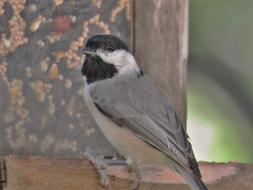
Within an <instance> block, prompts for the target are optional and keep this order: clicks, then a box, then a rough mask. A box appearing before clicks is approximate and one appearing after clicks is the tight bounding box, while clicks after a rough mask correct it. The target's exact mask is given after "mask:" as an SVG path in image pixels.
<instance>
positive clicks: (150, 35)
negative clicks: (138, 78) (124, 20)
mask: <svg viewBox="0 0 253 190" xmlns="http://www.w3.org/2000/svg"><path fill="white" fill-rule="evenodd" d="M133 9H134V39H133V40H134V53H135V56H136V59H137V62H138V63H139V64H140V65H141V66H142V68H143V69H144V70H145V71H147V72H148V73H149V74H150V75H151V76H152V78H153V79H154V80H155V82H156V83H157V84H158V85H159V87H160V89H161V90H162V91H163V92H164V93H165V95H166V96H167V97H168V99H169V100H170V101H171V103H172V104H173V105H174V106H175V108H176V110H177V113H178V115H179V117H180V119H181V120H182V122H183V124H184V126H185V125H186V71H187V69H186V67H187V51H188V0H169V1H168V0H136V1H134V2H133Z"/></svg>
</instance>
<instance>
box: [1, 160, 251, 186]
mask: <svg viewBox="0 0 253 190" xmlns="http://www.w3.org/2000/svg"><path fill="white" fill-rule="evenodd" d="M5 159H6V168H7V175H8V183H7V190H27V189H33V190H45V189H54V190H69V189H75V190H79V189H80V190H86V189H87V190H90V189H92V190H100V189H101V190H102V189H104V188H102V187H101V186H100V184H99V177H98V174H97V172H96V170H95V169H94V166H93V165H92V164H90V162H89V161H87V160H61V159H53V158H51V159H50V158H42V157H6V158H5ZM200 169H201V172H202V174H203V179H204V181H205V182H206V183H207V185H208V187H209V190H241V189H252V188H253V184H252V180H253V165H250V164H239V163H230V164H216V163H200ZM140 171H141V175H142V180H141V186H140V190H151V189H157V190H166V189H170V190H189V187H188V186H187V185H186V184H185V183H184V182H183V180H182V178H181V177H180V176H178V175H176V174H175V173H174V172H172V171H171V170H169V169H167V168H154V167H150V166H141V170H140ZM108 174H109V176H110V184H109V187H108V189H109V190H110V189H111V190H114V189H120V190H129V189H131V187H132V185H133V183H132V180H131V178H132V176H131V173H129V168H127V167H125V166H124V167H123V166H110V167H108Z"/></svg>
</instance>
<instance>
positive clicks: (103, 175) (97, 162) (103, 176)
mask: <svg viewBox="0 0 253 190" xmlns="http://www.w3.org/2000/svg"><path fill="white" fill-rule="evenodd" d="M84 156H85V157H86V158H87V159H88V160H90V161H91V163H93V164H94V166H95V168H96V169H97V171H98V173H99V176H100V184H101V185H102V186H103V187H107V186H108V185H109V177H108V175H107V171H106V168H107V164H106V163H105V161H104V159H103V158H101V157H99V156H97V155H96V153H95V151H93V150H92V149H91V148H90V147H87V148H86V149H85V152H84Z"/></svg>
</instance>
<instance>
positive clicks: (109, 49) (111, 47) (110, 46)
mask: <svg viewBox="0 0 253 190" xmlns="http://www.w3.org/2000/svg"><path fill="white" fill-rule="evenodd" d="M106 49H107V50H108V51H114V48H113V46H112V45H109V46H107V48H106Z"/></svg>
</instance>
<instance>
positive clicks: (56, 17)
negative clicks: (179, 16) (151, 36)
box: [0, 0, 253, 162]
mask: <svg viewBox="0 0 253 190" xmlns="http://www.w3.org/2000/svg"><path fill="white" fill-rule="evenodd" d="M157 2H160V1H157ZM174 2H176V1H174ZM189 2H190V4H189V58H188V60H189V61H188V74H187V75H188V79H187V80H188V81H187V83H188V84H187V85H188V87H187V104H188V105H187V107H188V112H187V123H188V126H187V130H188V133H189V136H190V137H191V142H192V144H193V148H194V152H195V154H196V157H197V159H198V160H205V161H217V162H227V161H240V162H253V75H252V74H251V72H252V71H253V64H252V60H253V53H252V51H253V24H252V18H253V11H252V10H253V1H252V0H241V1H238V0H222V1H220V0H189ZM174 5H176V6H178V4H177V3H174ZM156 6H158V7H159V3H158V4H157V5H156ZM131 14H132V13H131V1H130V0H103V1H102V0H79V1H75V0H69V1H64V0H43V1H42V0H27V1H25V0H12V1H8V0H2V1H0V155H11V154H18V155H43V156H59V157H62V158H80V157H82V154H83V150H84V148H85V147H86V146H87V145H88V146H92V148H95V149H96V151H97V152H99V153H102V154H103V153H106V154H109V155H110V154H113V153H114V150H113V148H112V147H111V146H110V145H109V144H108V142H107V141H106V140H105V139H104V138H103V136H102V134H101V133H100V131H99V130H98V129H97V127H96V125H95V123H94V121H93V119H92V118H91V117H90V115H89V113H88V111H87V108H86V107H85V105H84V102H83V98H82V93H83V81H82V76H81V74H80V70H79V69H78V68H79V67H80V64H81V63H82V61H83V59H82V57H81V56H80V55H81V49H82V47H83V45H84V44H85V42H86V39H87V38H88V37H89V36H91V35H94V34H98V33H112V34H115V35H117V36H119V37H120V38H122V39H123V40H124V41H126V42H129V39H130V38H131V27H132V23H131ZM171 19H173V18H171ZM165 20H166V19H165ZM147 43H148V42H147ZM129 45H130V47H131V45H132V44H131V42H130V43H129ZM98 139H99V141H98Z"/></svg>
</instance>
